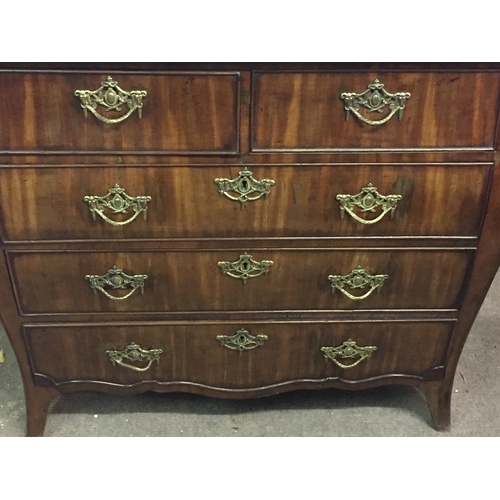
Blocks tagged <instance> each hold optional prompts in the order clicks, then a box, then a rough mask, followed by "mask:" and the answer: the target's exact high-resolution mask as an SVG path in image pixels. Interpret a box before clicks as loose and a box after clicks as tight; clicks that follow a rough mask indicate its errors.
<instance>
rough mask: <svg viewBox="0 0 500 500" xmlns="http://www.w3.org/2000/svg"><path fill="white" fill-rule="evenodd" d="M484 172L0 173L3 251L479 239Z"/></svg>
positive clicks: (380, 168) (441, 168) (465, 168)
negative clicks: (161, 243)
mask: <svg viewBox="0 0 500 500" xmlns="http://www.w3.org/2000/svg"><path fill="white" fill-rule="evenodd" d="M491 167H492V165H491V164H472V165H471V164H464V165H459V164H448V165H421V164H420V165H419V164H417V165H411V164H405V165H370V166H367V165H357V166H355V165H338V166H331V165H330V166H312V165H310V166H280V167H269V166H268V167H259V166H253V165H252V166H250V167H248V168H247V169H242V167H241V166H230V167H214V166H207V167H189V168H188V167H168V168H167V167H165V168H158V167H156V168H155V167H144V168H131V167H130V168H129V167H120V168H116V167H115V168H106V169H102V168H83V167H81V168H58V169H56V168H46V167H43V168H42V167H41V168H12V167H8V168H0V220H1V223H2V226H3V238H4V240H6V241H32V240H75V239H105V238H107V239H133V238H213V237H219V238H243V237H296V236H311V237H343V236H427V235H428V236H440V235H442V236H477V235H478V234H479V231H480V228H481V222H482V218H483V212H484V206H485V204H486V198H487V195H486V193H487V190H488V187H489V178H490V171H491Z"/></svg>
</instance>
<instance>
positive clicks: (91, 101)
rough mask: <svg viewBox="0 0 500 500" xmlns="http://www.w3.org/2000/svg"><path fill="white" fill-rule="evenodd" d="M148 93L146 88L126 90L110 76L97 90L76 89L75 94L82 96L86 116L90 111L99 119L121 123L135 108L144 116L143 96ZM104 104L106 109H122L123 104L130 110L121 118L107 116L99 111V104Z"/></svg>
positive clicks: (81, 102) (110, 122)
mask: <svg viewBox="0 0 500 500" xmlns="http://www.w3.org/2000/svg"><path fill="white" fill-rule="evenodd" d="M147 95H148V93H147V92H146V91H145V90H131V91H130V92H126V91H125V90H123V89H122V88H120V87H119V86H118V82H116V81H114V80H113V78H111V77H110V76H108V77H107V78H106V80H104V81H103V82H102V83H101V86H100V87H99V88H98V89H97V90H75V96H76V97H79V98H80V106H81V107H82V109H83V115H84V116H85V118H87V116H88V112H89V111H90V112H91V113H92V114H93V115H94V116H95V117H96V118H97V119H98V120H100V121H102V122H104V123H108V124H114V123H120V122H122V121H123V120H126V119H127V118H128V117H129V116H130V115H131V114H132V113H133V112H134V111H135V110H137V114H138V116H139V119H141V118H142V106H143V103H142V98H143V97H146V96H147ZM98 105H99V106H104V109H105V110H106V111H121V106H123V105H125V106H126V107H128V111H127V112H126V113H125V114H124V115H123V116H120V118H106V117H104V116H102V115H101V114H99V113H98V112H97V106H98Z"/></svg>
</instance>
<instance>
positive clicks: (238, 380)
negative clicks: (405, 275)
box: [25, 321, 454, 389]
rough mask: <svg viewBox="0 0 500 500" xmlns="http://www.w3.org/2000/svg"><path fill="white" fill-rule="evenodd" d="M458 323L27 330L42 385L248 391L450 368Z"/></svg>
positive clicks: (37, 374) (326, 323) (87, 326)
mask: <svg viewBox="0 0 500 500" xmlns="http://www.w3.org/2000/svg"><path fill="white" fill-rule="evenodd" d="M453 325H454V323H453V322H442V321H434V322H432V321H430V322H388V323H374V322H351V323H346V322H322V323H289V322H287V323H285V322H283V323H280V322H274V323H272V324H271V323H258V322H252V323H249V324H244V323H232V322H231V323H221V324H214V323H210V324H200V323H196V324H187V323H183V324H180V323H176V324H154V325H151V324H148V325H146V324H137V325H131V324H128V325H123V326H110V325H109V323H108V324H106V325H99V324H94V325H85V326H72V325H53V326H37V325H31V326H27V327H25V336H26V341H27V345H28V349H29V351H30V356H31V362H32V370H33V373H34V374H35V376H36V377H35V378H36V380H37V381H38V382H40V381H41V380H43V379H45V382H46V381H49V382H51V383H54V384H56V385H58V384H61V383H68V382H82V381H85V382H100V383H103V382H104V383H110V384H118V385H134V384H139V383H141V382H144V381H158V382H160V383H164V384H169V383H175V382H184V383H194V384H203V385H207V386H211V387H220V388H225V389H245V388H247V389H248V388H258V387H263V386H266V385H270V384H277V383H283V382H287V381H294V380H303V379H313V380H314V379H324V378H328V377H334V378H335V377H338V378H342V379H345V380H353V381H354V380H363V379H367V378H372V377H379V376H384V375H390V374H402V375H410V376H421V375H423V374H424V373H425V372H426V371H427V370H429V369H431V368H433V367H437V366H440V365H442V364H443V362H444V358H445V353H446V348H447V346H448V341H449V337H450V334H451V330H452V328H453ZM245 330H246V332H248V333H246V332H245ZM237 332H239V333H237ZM235 334H237V335H236V337H233V338H231V337H232V336H233V335H235ZM350 339H352V341H353V342H355V343H356V346H358V347H360V348H366V347H376V350H373V349H371V350H370V349H364V350H363V351H361V354H359V353H356V352H353V349H354V350H357V347H354V348H353V347H352V346H351V345H350V344H344V343H345V342H346V341H349V340H350ZM133 343H135V344H136V345H137V346H139V347H140V349H143V351H141V350H140V349H139V348H138V347H134V346H133ZM224 343H226V344H228V345H223V344H224ZM127 346H128V350H127V349H126V348H127ZM238 347H239V348H240V350H238ZM322 347H326V348H328V347H337V348H340V352H339V353H337V354H336V355H334V356H333V357H335V359H336V360H337V361H339V363H340V365H350V364H355V366H353V367H349V368H342V367H341V366H339V365H337V364H336V363H335V362H334V361H332V360H331V359H327V358H325V355H324V352H323V351H322V350H321V348H322ZM159 350H161V352H160V351H159ZM368 351H372V352H368ZM363 353H364V354H363ZM330 354H331V353H330ZM346 356H347V357H346ZM111 358H113V360H112V359H111ZM360 358H363V359H360ZM131 367H133V368H131ZM134 368H136V369H134ZM137 368H138V369H139V370H140V371H138V370H137Z"/></svg>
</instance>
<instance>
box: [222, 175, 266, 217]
mask: <svg viewBox="0 0 500 500" xmlns="http://www.w3.org/2000/svg"><path fill="white" fill-rule="evenodd" d="M214 183H215V184H217V186H218V189H219V195H220V196H226V197H227V198H229V199H230V200H234V201H238V202H239V203H240V206H241V208H245V205H246V203H247V202H248V201H255V200H258V199H259V198H261V197H262V196H267V195H268V194H269V193H270V189H271V186H274V184H275V182H274V181H273V180H272V179H262V180H261V181H258V180H257V179H254V178H253V174H252V172H250V170H248V168H247V167H245V168H244V169H243V170H242V171H241V172H240V173H239V175H238V177H236V178H235V179H224V178H217V179H214ZM232 193H235V194H232Z"/></svg>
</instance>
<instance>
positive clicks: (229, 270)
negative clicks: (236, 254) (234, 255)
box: [217, 252, 274, 284]
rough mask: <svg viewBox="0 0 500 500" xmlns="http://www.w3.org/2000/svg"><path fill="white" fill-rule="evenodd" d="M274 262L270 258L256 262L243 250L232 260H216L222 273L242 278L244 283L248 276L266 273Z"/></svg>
mask: <svg viewBox="0 0 500 500" xmlns="http://www.w3.org/2000/svg"><path fill="white" fill-rule="evenodd" d="M273 264H274V262H273V261H272V260H263V261H261V262H257V261H255V260H253V259H252V256H251V255H249V254H248V253H247V252H245V253H244V254H243V255H240V258H239V259H238V260H236V261H234V262H228V261H225V260H221V261H219V262H217V265H218V266H219V267H220V270H221V272H222V274H224V275H225V276H230V277H231V278H236V279H240V280H243V283H244V284H245V283H246V282H247V279H248V278H256V277H257V276H260V275H261V274H267V273H268V272H269V268H270V267H271V266H272V265H273Z"/></svg>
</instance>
